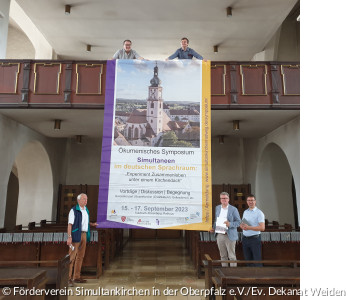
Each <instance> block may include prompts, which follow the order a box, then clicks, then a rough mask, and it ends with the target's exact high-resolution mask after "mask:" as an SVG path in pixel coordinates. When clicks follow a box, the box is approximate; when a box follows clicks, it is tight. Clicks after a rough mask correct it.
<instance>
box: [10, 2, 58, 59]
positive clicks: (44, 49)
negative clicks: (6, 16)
mask: <svg viewBox="0 0 348 300" xmlns="http://www.w3.org/2000/svg"><path fill="white" fill-rule="evenodd" d="M10 17H11V18H12V20H13V21H14V22H15V23H16V24H17V25H18V26H19V28H21V29H22V30H23V32H24V33H25V34H26V35H27V37H28V38H29V40H30V41H31V43H32V44H33V46H34V48H35V59H53V58H55V56H56V54H55V52H54V50H53V48H52V46H51V45H50V44H49V42H48V41H47V40H46V38H45V37H44V36H43V34H42V33H41V32H40V31H39V30H38V28H37V27H36V26H35V25H34V23H33V22H32V21H31V20H30V19H29V17H28V16H27V14H26V13H25V12H24V11H23V9H22V8H21V7H20V6H19V5H18V3H17V2H16V1H15V0H12V1H11V5H10ZM57 26H58V25H57Z"/></svg>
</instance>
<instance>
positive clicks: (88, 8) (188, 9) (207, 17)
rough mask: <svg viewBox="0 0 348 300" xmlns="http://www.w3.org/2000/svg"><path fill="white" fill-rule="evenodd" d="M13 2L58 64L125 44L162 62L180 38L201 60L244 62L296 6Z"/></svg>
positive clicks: (210, 0)
mask: <svg viewBox="0 0 348 300" xmlns="http://www.w3.org/2000/svg"><path fill="white" fill-rule="evenodd" d="M16 1H17V3H18V4H19V5H20V7H21V8H22V9H23V10H24V12H25V13H26V14H27V15H28V17H29V18H30V19H31V21H32V22H33V23H34V24H35V26H36V27H37V28H38V29H39V31H40V32H41V33H42V34H43V35H44V36H45V38H46V39H47V41H48V42H49V44H50V45H51V46H52V47H53V49H54V50H55V52H56V53H57V54H58V56H59V58H61V59H76V60H81V59H91V60H92V59H93V60H94V59H96V60H99V59H101V60H104V59H109V58H111V57H112V55H113V53H114V52H115V51H116V50H117V49H119V48H121V47H122V42H123V40H125V39H131V40H132V41H133V48H134V49H135V50H136V51H137V52H138V53H139V54H140V55H141V56H143V57H145V58H147V59H164V58H166V57H167V56H169V55H170V54H172V53H173V52H174V51H175V50H176V49H177V48H179V47H180V39H181V38H182V37H184V36H185V37H188V38H189V40H190V46H191V47H192V48H193V49H195V50H196V51H197V52H198V53H200V54H201V55H202V56H203V57H204V58H206V59H209V60H218V61H223V60H237V61H238V60H242V61H243V60H244V61H245V60H250V59H252V57H253V56H254V55H255V54H256V53H258V52H260V51H262V50H263V48H264V47H265V45H266V44H267V42H268V41H269V40H270V39H271V38H272V36H273V35H274V33H275V32H276V31H277V29H278V28H279V27H280V25H281V24H282V22H283V21H284V19H285V18H286V16H287V15H288V14H289V12H290V11H291V9H292V8H293V7H294V5H295V4H296V2H297V1H298V0H215V1H214V0H175V1H169V0H128V1H124V0H16ZM65 5H71V13H70V15H65V9H64V7H65ZM229 6H230V7H232V17H230V18H228V17H227V13H226V8H227V7H229ZM87 44H90V45H92V51H91V52H86V51H85V50H86V45H87ZM214 45H218V46H219V52H218V53H217V54H214V52H213V46H214Z"/></svg>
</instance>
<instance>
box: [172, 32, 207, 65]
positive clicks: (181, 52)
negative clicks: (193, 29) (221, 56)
mask: <svg viewBox="0 0 348 300" xmlns="http://www.w3.org/2000/svg"><path fill="white" fill-rule="evenodd" d="M188 44H189V40H188V38H185V37H183V38H182V39H181V48H179V49H178V50H176V51H175V53H174V54H172V55H171V56H169V57H168V58H166V60H168V59H170V60H171V59H174V58H179V59H192V58H193V57H195V58H197V59H201V60H202V59H203V56H201V55H199V54H198V53H197V52H196V51H195V50H193V49H192V48H189V47H188Z"/></svg>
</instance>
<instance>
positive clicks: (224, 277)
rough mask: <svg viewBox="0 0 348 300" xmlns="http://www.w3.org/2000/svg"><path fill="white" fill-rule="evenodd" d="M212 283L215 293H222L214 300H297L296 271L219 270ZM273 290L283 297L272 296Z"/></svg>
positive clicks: (254, 268)
mask: <svg viewBox="0 0 348 300" xmlns="http://www.w3.org/2000/svg"><path fill="white" fill-rule="evenodd" d="M259 262H260V263H265V261H259ZM212 281H213V283H214V287H215V290H216V291H225V293H220V294H219V295H217V296H216V297H215V299H216V300H234V299H235V298H236V299H237V300H259V299H262V300H266V299H267V300H272V299H277V300H278V299H286V300H300V295H299V294H298V292H299V288H300V268H293V267H247V268H246V267H235V268H233V267H232V268H220V269H216V270H215V271H214V274H213V278H212ZM275 290H282V291H285V292H286V295H283V294H282V293H281V294H276V293H275ZM289 293H290V294H289Z"/></svg>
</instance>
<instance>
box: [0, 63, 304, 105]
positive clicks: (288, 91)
mask: <svg viewBox="0 0 348 300" xmlns="http://www.w3.org/2000/svg"><path fill="white" fill-rule="evenodd" d="M105 75H106V61H53V60H52V61H47V60H0V108H15V107H23V108H26V107H31V108H35V107H37V108H45V107H47V108H64V107H66V108H68V107H70V108H99V109H102V108H104V97H105V94H104V92H105ZM211 93H212V94H211V103H212V108H213V109H246V108H254V109H263V108H264V109H267V108H271V109H274V108H276V109H299V107H300V64H299V63H298V62H212V63H211Z"/></svg>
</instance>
